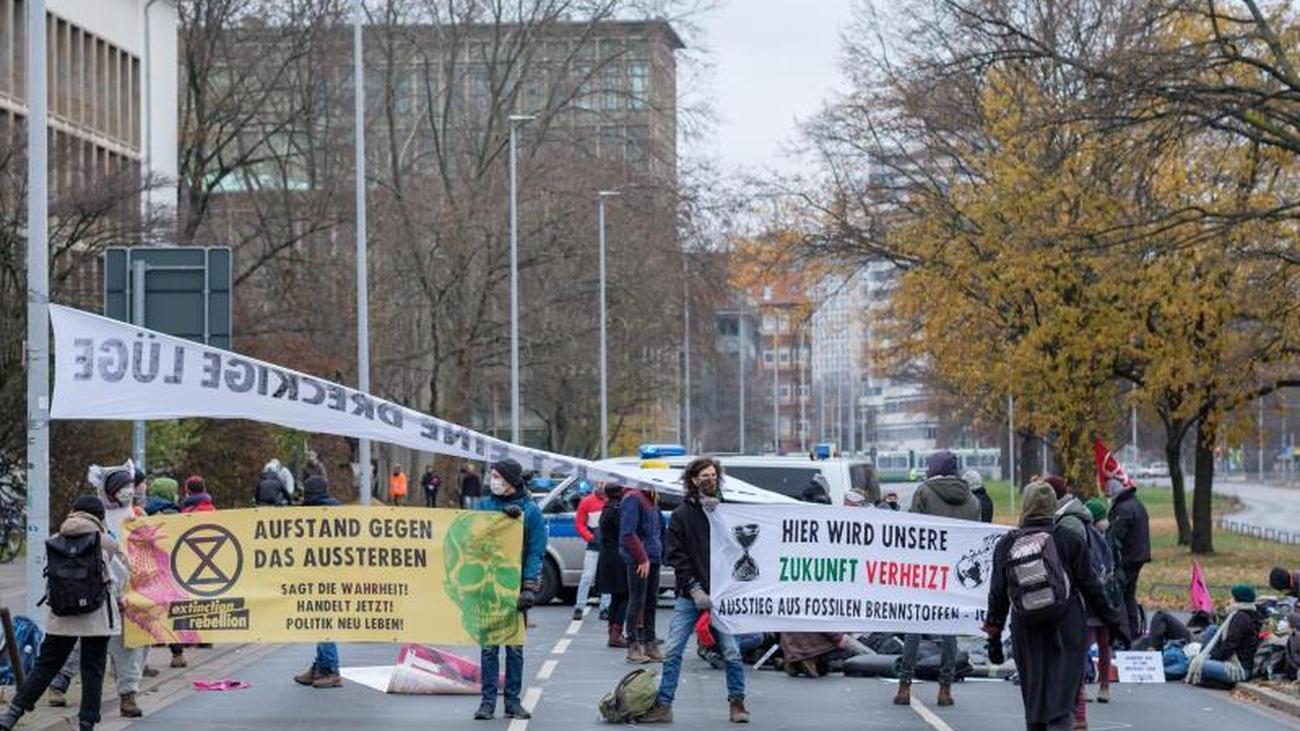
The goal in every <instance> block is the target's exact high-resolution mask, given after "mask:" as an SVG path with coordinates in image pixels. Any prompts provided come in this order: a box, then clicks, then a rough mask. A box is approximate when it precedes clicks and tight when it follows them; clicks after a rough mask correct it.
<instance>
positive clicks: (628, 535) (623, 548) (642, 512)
mask: <svg viewBox="0 0 1300 731" xmlns="http://www.w3.org/2000/svg"><path fill="white" fill-rule="evenodd" d="M618 539H619V548H618V552H619V555H620V556H622V558H623V563H624V564H626V565H628V566H636V565H638V564H641V563H645V562H646V561H649V562H650V563H660V562H661V561H663V557H664V520H663V516H662V515H660V514H659V509H658V508H657V507H655V504H654V502H653V501H651V500H650V497H649V496H648V495H646V494H645V493H644V492H642V491H640V490H628V491H627V492H625V493H624V494H623V500H622V502H621V503H619V524H618Z"/></svg>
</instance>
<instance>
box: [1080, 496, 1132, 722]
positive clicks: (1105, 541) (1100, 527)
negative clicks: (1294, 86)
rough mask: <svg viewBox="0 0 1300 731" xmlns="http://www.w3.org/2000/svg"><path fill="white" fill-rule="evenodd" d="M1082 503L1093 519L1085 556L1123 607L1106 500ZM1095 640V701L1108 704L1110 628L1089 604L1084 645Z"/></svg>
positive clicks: (1108, 596)
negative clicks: (1108, 528)
mask: <svg viewBox="0 0 1300 731" xmlns="http://www.w3.org/2000/svg"><path fill="white" fill-rule="evenodd" d="M1084 505H1085V507H1087V508H1088V513H1089V514H1090V515H1091V516H1092V522H1091V523H1089V524H1088V555H1089V556H1090V560H1091V561H1092V569H1093V571H1094V572H1095V573H1096V574H1097V579H1098V580H1099V581H1101V585H1102V588H1103V589H1105V591H1106V599H1107V600H1109V602H1110V604H1111V606H1113V607H1115V608H1117V609H1118V608H1119V607H1122V606H1124V584H1123V580H1122V579H1121V578H1120V576H1121V574H1120V573H1119V572H1120V571H1122V569H1120V568H1119V560H1118V559H1119V556H1118V554H1117V552H1116V549H1115V548H1114V547H1113V546H1112V545H1111V543H1110V539H1109V538H1107V536H1106V532H1105V531H1106V526H1107V525H1108V520H1107V518H1106V512H1107V508H1106V501H1105V500H1102V499H1101V498H1093V499H1091V500H1089V501H1088V502H1087V503H1085V504H1084ZM1094 642H1095V643H1097V702H1098V703H1110V660H1111V652H1110V651H1111V636H1110V630H1109V629H1107V628H1106V623H1105V622H1104V621H1102V618H1101V615H1100V614H1098V612H1097V610H1096V609H1094V608H1093V607H1092V606H1089V607H1088V639H1087V640H1086V644H1087V645H1088V646H1091V645H1092V643H1094ZM1084 662H1087V660H1085V661H1084ZM1085 700H1086V699H1085ZM1086 708H1087V707H1086V706H1085V707H1084V710H1083V711H1081V712H1080V714H1079V716H1080V718H1083V717H1086V715H1087V711H1086Z"/></svg>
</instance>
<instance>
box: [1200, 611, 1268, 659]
mask: <svg viewBox="0 0 1300 731" xmlns="http://www.w3.org/2000/svg"><path fill="white" fill-rule="evenodd" d="M1229 609H1230V610H1232V612H1233V614H1232V621H1231V622H1229V623H1228V625H1227V626H1226V627H1223V628H1222V629H1220V630H1219V631H1220V632H1222V633H1223V639H1221V640H1219V642H1218V644H1217V645H1215V646H1214V649H1213V650H1212V651H1211V652H1210V659H1211V660H1218V661H1219V662H1227V661H1229V660H1231V659H1232V658H1234V657H1236V658H1237V662H1239V663H1241V667H1242V669H1244V670H1245V671H1246V673H1247V675H1250V674H1252V673H1253V672H1254V670H1255V653H1256V652H1258V651H1259V631H1260V630H1261V629H1262V628H1263V626H1264V623H1263V620H1261V619H1260V617H1259V610H1257V609H1256V608H1255V605H1253V604H1234V605H1232V606H1231V607H1229Z"/></svg>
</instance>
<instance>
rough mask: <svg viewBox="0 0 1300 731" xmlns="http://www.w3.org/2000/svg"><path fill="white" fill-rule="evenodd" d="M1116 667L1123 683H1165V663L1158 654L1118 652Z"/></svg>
mask: <svg viewBox="0 0 1300 731" xmlns="http://www.w3.org/2000/svg"><path fill="white" fill-rule="evenodd" d="M1115 667H1116V668H1117V669H1118V670H1119V682H1121V683H1163V682H1165V663H1164V661H1163V660H1162V659H1161V657H1160V653H1158V652H1154V651H1152V652H1117V653H1115Z"/></svg>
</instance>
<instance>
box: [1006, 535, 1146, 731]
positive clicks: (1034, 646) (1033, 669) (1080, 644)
mask: <svg viewBox="0 0 1300 731" xmlns="http://www.w3.org/2000/svg"><path fill="white" fill-rule="evenodd" d="M1024 527H1025V528H1038V529H1048V530H1051V532H1052V541H1053V542H1054V543H1055V544H1056V551H1057V554H1058V555H1059V556H1060V559H1061V565H1062V566H1063V567H1064V568H1065V571H1066V573H1067V574H1068V575H1069V577H1070V590H1071V593H1070V604H1069V607H1068V608H1067V609H1066V611H1065V613H1064V615H1063V616H1062V617H1061V618H1060V619H1059V620H1058V621H1056V622H1051V623H1037V624H1035V623H1031V622H1026V621H1022V620H1021V619H1020V618H1019V617H1017V616H1012V617H1011V645H1012V648H1013V649H1014V651H1015V655H1014V657H1015V659H1016V668H1017V670H1018V671H1019V673H1020V696H1021V698H1022V699H1023V700H1024V703H1025V721H1026V722H1027V723H1031V724H1035V723H1050V722H1051V721H1054V720H1057V719H1059V718H1061V717H1063V716H1069V715H1071V714H1073V713H1074V706H1075V700H1076V698H1077V696H1078V691H1079V684H1080V683H1081V682H1082V681H1083V658H1084V654H1085V649H1084V642H1085V637H1086V635H1087V629H1088V628H1087V618H1086V614H1085V610H1084V601H1087V602H1088V605H1089V606H1091V607H1097V608H1098V609H1097V611H1098V614H1099V615H1100V616H1101V617H1102V620H1103V621H1104V622H1105V623H1106V625H1107V626H1116V625H1119V624H1121V623H1122V622H1123V619H1122V618H1121V617H1120V614H1119V610H1118V609H1116V608H1115V607H1114V606H1112V605H1111V604H1110V602H1109V601H1108V600H1107V599H1106V593H1105V591H1104V590H1103V589H1102V586H1101V583H1100V582H1099V581H1097V576H1096V574H1095V573H1093V570H1092V562H1091V561H1090V559H1089V555H1088V544H1087V542H1086V539H1084V538H1080V537H1079V536H1077V535H1075V534H1074V533H1072V532H1071V531H1069V530H1067V529H1065V528H1063V527H1062V526H1060V525H1057V524H1056V523H1055V522H1054V521H1053V520H1052V519H1050V518H1046V519H1040V520H1034V521H1029V522H1027V523H1026V524H1025V526H1024ZM1015 536H1016V532H1015V531H1012V532H1011V533H1008V534H1007V535H1006V536H1004V537H1003V538H1002V539H1001V540H1000V541H998V544H997V546H996V547H995V548H994V549H993V575H992V581H991V582H990V583H989V617H988V624H989V625H991V626H994V627H1006V626H1007V621H1006V620H1007V615H1008V613H1012V611H1013V610H1012V608H1011V599H1010V596H1009V595H1008V594H1007V587H1008V584H1007V578H1006V565H1007V554H1008V553H1009V552H1010V551H1011V544H1012V543H1014V542H1015Z"/></svg>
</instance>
